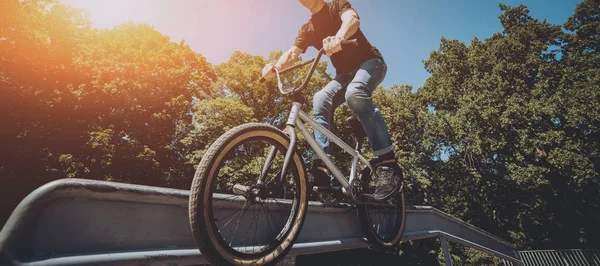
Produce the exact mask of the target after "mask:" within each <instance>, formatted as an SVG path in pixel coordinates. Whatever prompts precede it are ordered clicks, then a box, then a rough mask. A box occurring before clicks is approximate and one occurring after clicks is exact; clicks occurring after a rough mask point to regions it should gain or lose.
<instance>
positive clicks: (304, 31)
mask: <svg viewBox="0 0 600 266" xmlns="http://www.w3.org/2000/svg"><path fill="white" fill-rule="evenodd" d="M312 41H313V36H312V32H311V31H309V30H308V25H307V24H304V25H302V27H301V28H300V29H299V30H298V35H297V36H296V40H295V41H294V46H296V47H298V48H300V50H302V53H304V52H306V49H307V48H308V47H309V46H311V45H312V43H313V42H312Z"/></svg>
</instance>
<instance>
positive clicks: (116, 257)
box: [0, 179, 521, 266]
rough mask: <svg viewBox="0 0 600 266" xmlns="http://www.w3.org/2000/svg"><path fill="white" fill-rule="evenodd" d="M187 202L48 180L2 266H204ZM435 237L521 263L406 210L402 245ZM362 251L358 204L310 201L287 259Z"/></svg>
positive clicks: (24, 205) (480, 239)
mask: <svg viewBox="0 0 600 266" xmlns="http://www.w3.org/2000/svg"><path fill="white" fill-rule="evenodd" d="M188 196H189V191H186V190H176V189H169V188H158V187H150V186H141V185H132V184H123V183H115V182H104V181H94V180H83V179H62V180H57V181H53V182H50V183H48V184H46V185H44V186H42V187H40V188H38V189H37V190H35V191H33V192H32V193H31V194H29V195H28V196H27V197H26V198H25V199H23V201H21V203H20V204H19V205H18V206H17V208H16V209H15V210H14V212H13V213H12V215H11V216H10V218H9V219H8V221H7V223H6V224H5V226H4V227H3V228H2V231H0V265H30V266H32V265H92V264H93V265H97V264H103V265H104V264H116V265H148V264H166V263H168V264H170V265H192V264H202V263H206V261H205V259H204V258H203V256H202V254H200V252H199V251H198V249H197V247H196V244H195V241H194V239H193V236H192V234H191V231H190V228H189V223H188V209H187V208H188V206H187V203H188ZM324 228H326V230H324ZM430 237H440V238H441V239H443V240H444V241H445V240H446V239H447V240H449V241H453V242H456V243H460V244H463V245H467V246H469V247H473V248H476V249H479V250H482V251H484V252H487V253H489V254H493V255H496V256H499V257H501V258H503V259H505V260H506V261H509V262H512V263H515V265H519V264H521V260H520V258H519V253H518V252H517V250H516V249H515V246H513V245H512V244H510V243H508V242H506V241H504V240H502V239H500V238H498V237H496V236H493V235H491V234H489V233H486V232H484V231H482V230H481V229H478V228H476V227H474V226H472V225H470V224H468V223H465V222H463V221H461V220H459V219H456V218H454V217H452V216H450V215H448V214H446V213H443V212H441V211H439V210H436V209H435V208H432V207H428V206H415V207H414V208H413V209H411V210H408V215H407V220H406V227H405V237H404V240H415V239H423V238H430ZM442 245H443V246H444V244H442ZM363 247H367V242H366V240H365V238H364V236H363V234H362V231H361V228H360V225H359V222H358V218H357V216H356V210H355V208H354V206H352V205H350V204H329V205H328V204H323V203H320V202H312V201H311V202H309V213H308V215H307V217H306V220H305V223H304V226H303V228H302V231H301V233H300V236H299V237H298V239H297V241H296V244H294V246H293V248H292V250H291V251H290V253H289V254H290V255H291V256H295V255H303V254H313V253H323V252H331V251H338V250H345V249H355V248H363ZM444 251H445V252H446V253H447V249H444ZM448 258H449V256H448ZM449 263H450V264H451V263H452V262H451V261H449Z"/></svg>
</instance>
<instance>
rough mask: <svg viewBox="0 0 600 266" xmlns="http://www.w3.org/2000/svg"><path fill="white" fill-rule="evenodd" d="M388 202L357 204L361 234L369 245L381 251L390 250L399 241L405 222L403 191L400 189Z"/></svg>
mask: <svg viewBox="0 0 600 266" xmlns="http://www.w3.org/2000/svg"><path fill="white" fill-rule="evenodd" d="M388 203H389V204H381V203H378V204H368V203H361V204H358V206H357V212H358V218H359V220H360V225H361V228H362V231H363V234H364V235H365V236H366V237H367V240H368V241H369V243H370V244H371V245H373V246H374V247H375V248H376V249H379V250H382V251H390V250H392V249H393V248H394V247H396V245H398V243H400V241H401V240H402V235H403V234H404V226H405V223H406V204H405V201H404V192H403V191H402V190H400V191H399V192H398V193H396V195H395V196H394V197H392V198H391V199H389V200H388Z"/></svg>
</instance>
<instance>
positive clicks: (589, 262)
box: [504, 249, 600, 266]
mask: <svg viewBox="0 0 600 266" xmlns="http://www.w3.org/2000/svg"><path fill="white" fill-rule="evenodd" d="M519 253H520V255H521V259H522V260H523V265H525V266H600V250H598V249H565V250H532V251H521V252H519ZM504 265H505V266H512V265H514V264H513V263H512V262H510V261H504Z"/></svg>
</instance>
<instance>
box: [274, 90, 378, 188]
mask: <svg viewBox="0 0 600 266" xmlns="http://www.w3.org/2000/svg"><path fill="white" fill-rule="evenodd" d="M300 107H301V104H300V103H298V102H294V103H293V104H292V108H291V111H290V114H289V117H288V121H287V126H286V129H285V130H284V132H287V133H289V134H290V139H291V140H292V141H291V143H290V148H289V150H288V151H293V150H295V148H296V139H297V137H296V130H295V128H297V129H298V130H299V131H300V133H301V134H302V135H303V136H304V139H305V140H306V142H308V145H309V146H310V147H311V148H312V149H313V150H314V151H315V152H316V153H317V155H319V158H320V159H321V160H322V161H323V163H325V165H326V166H327V168H328V169H329V170H330V171H331V174H332V175H333V176H334V177H335V179H336V180H337V181H338V182H340V184H341V185H342V188H343V189H342V192H343V193H344V194H346V195H348V194H349V193H350V183H351V182H352V180H354V179H355V178H357V172H358V171H357V168H358V160H360V161H362V162H363V163H365V164H366V165H367V166H368V167H369V168H370V169H371V171H373V169H372V168H371V165H370V163H369V161H368V160H367V159H365V158H364V157H363V156H362V155H361V154H360V152H359V151H357V150H356V149H353V148H352V147H350V145H348V144H347V143H346V142H344V141H343V140H341V139H340V138H339V137H337V136H336V135H335V134H333V133H332V132H331V131H329V130H327V129H326V128H324V127H323V126H321V125H319V124H317V122H315V121H314V120H313V119H311V118H310V117H309V116H308V115H307V114H306V113H305V112H304V111H302V109H301V108H300ZM305 124H309V125H310V126H312V128H313V130H319V132H321V133H323V134H324V135H325V136H327V138H328V139H329V142H330V143H335V144H336V145H338V146H339V147H340V148H342V149H343V150H344V151H345V152H347V153H348V154H350V155H351V156H352V168H351V169H350V177H349V179H348V180H346V178H345V177H344V175H343V174H342V172H341V171H340V170H339V169H338V168H337V167H336V165H335V164H334V163H333V161H332V160H331V159H330V158H329V156H327V154H326V153H325V151H324V150H323V149H322V148H321V147H320V146H319V145H318V144H317V141H316V140H315V139H314V137H313V135H312V134H310V133H309V132H308V130H307V129H306V127H305V126H304V125H305ZM288 153H289V152H288ZM289 160H291V154H290V156H289V158H288V155H287V154H286V158H285V162H288V161H289ZM285 166H286V164H285V163H284V167H285ZM284 169H285V168H284Z"/></svg>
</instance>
